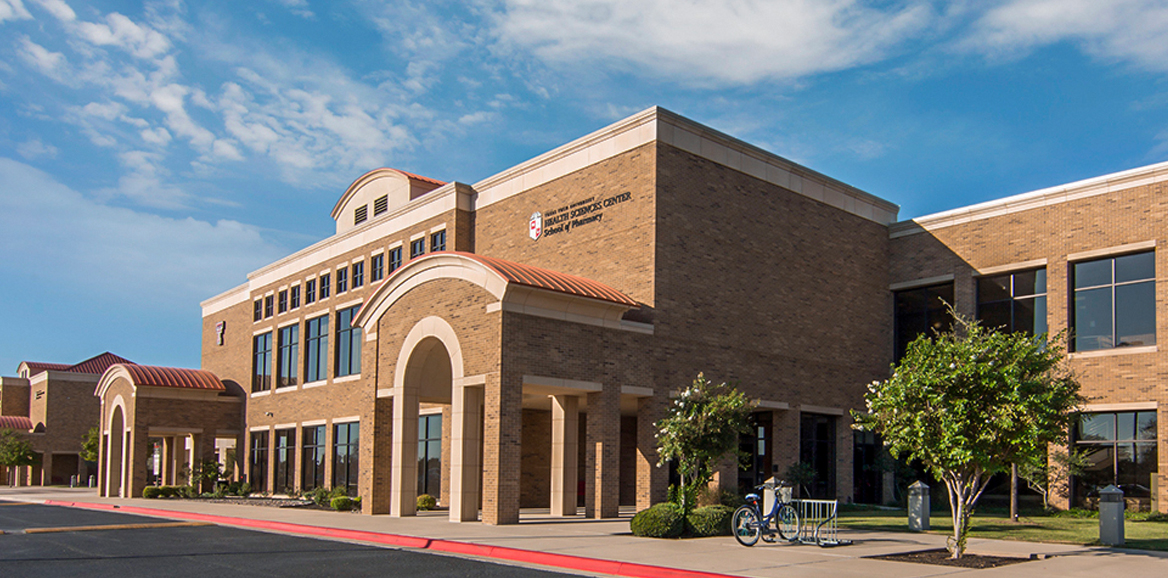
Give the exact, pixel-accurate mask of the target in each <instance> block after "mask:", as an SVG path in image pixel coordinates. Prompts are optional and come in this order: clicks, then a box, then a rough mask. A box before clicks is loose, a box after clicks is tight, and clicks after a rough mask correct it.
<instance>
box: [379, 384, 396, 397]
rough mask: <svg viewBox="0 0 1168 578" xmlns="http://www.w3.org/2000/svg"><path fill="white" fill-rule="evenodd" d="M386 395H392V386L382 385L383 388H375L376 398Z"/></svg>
mask: <svg viewBox="0 0 1168 578" xmlns="http://www.w3.org/2000/svg"><path fill="white" fill-rule="evenodd" d="M387 397H393V388H392V387H383V388H380V389H378V390H377V398H378V399H385V398H387Z"/></svg>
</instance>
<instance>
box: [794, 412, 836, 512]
mask: <svg viewBox="0 0 1168 578" xmlns="http://www.w3.org/2000/svg"><path fill="white" fill-rule="evenodd" d="M835 424H836V418H835V416H830V415H819V414H814V413H805V414H802V415H801V416H800V418H799V450H800V451H799V461H801V462H803V463H805V464H809V465H810V466H811V467H812V468H813V469H814V470H815V479H814V480H813V481H812V482H811V484H809V486H808V488H807V489H808V491H810V492H811V498H813V499H819V500H828V499H831V498H834V497H835Z"/></svg>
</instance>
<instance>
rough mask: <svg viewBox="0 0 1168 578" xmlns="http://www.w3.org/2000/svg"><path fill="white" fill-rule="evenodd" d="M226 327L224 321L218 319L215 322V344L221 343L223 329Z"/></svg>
mask: <svg viewBox="0 0 1168 578" xmlns="http://www.w3.org/2000/svg"><path fill="white" fill-rule="evenodd" d="M226 329H227V322H226V321H220V322H218V323H216V324H215V345H223V331H224V330H226Z"/></svg>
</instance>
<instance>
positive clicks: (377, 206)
mask: <svg viewBox="0 0 1168 578" xmlns="http://www.w3.org/2000/svg"><path fill="white" fill-rule="evenodd" d="M388 210H389V196H388V195H381V196H380V197H377V198H376V199H374V201H373V216H375V217H376V216H377V215H380V214H382V213H384V212H386V211H388Z"/></svg>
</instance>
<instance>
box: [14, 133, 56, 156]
mask: <svg viewBox="0 0 1168 578" xmlns="http://www.w3.org/2000/svg"><path fill="white" fill-rule="evenodd" d="M16 152H18V153H20V156H22V157H24V158H26V159H28V160H33V159H37V158H41V157H47V158H53V157H56V156H57V147H55V146H53V145H51V144H45V143H43V142H41V139H39V138H33V139H29V140H26V141H24V142H22V143H20V144H18V145H16Z"/></svg>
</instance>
